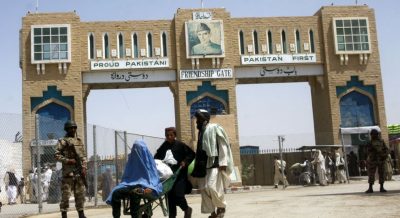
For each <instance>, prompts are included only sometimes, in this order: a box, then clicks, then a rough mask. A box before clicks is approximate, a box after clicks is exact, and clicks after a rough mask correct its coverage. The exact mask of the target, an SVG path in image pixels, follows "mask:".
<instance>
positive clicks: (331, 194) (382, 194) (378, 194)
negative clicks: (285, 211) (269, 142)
mask: <svg viewBox="0 0 400 218" xmlns="http://www.w3.org/2000/svg"><path fill="white" fill-rule="evenodd" d="M399 194H400V190H388V191H387V192H386V193H382V192H379V191H375V192H374V193H370V194H366V193H365V192H346V193H329V194H316V195H301V196H297V197H313V196H315V197H316V196H318V197H321V196H338V195H342V196H345V195H359V196H368V197H374V196H397V195H399Z"/></svg>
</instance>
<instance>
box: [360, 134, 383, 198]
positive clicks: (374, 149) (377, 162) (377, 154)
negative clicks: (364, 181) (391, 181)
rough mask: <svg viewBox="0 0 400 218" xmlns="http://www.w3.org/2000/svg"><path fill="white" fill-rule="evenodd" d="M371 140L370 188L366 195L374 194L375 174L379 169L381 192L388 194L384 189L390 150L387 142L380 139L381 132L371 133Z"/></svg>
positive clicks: (369, 154) (368, 162)
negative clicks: (386, 162)
mask: <svg viewBox="0 0 400 218" xmlns="http://www.w3.org/2000/svg"><path fill="white" fill-rule="evenodd" d="M370 136H371V140H370V142H369V143H368V145H367V152H368V153H367V155H368V156H367V168H368V183H369V188H368V190H367V191H366V192H365V193H373V192H374V190H373V189H372V186H373V185H374V182H375V172H376V168H378V174H379V184H380V185H381V187H380V190H379V191H380V192H386V190H385V189H384V188H383V183H384V182H385V161H386V158H387V156H388V154H389V150H388V148H387V147H386V145H385V142H384V141H383V140H382V139H381V138H380V136H379V132H378V130H376V129H373V130H371V132H370Z"/></svg>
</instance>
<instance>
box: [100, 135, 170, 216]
mask: <svg viewBox="0 0 400 218" xmlns="http://www.w3.org/2000/svg"><path fill="white" fill-rule="evenodd" d="M162 190H163V187H162V184H161V183H160V179H159V176H158V172H157V168H156V163H155V162H154V158H153V155H152V154H151V153H150V151H149V149H148V148H147V145H146V143H145V142H144V141H142V140H136V141H135V142H134V143H133V146H132V149H131V153H130V154H129V159H128V163H127V164H126V166H125V170H124V174H123V176H122V180H121V183H119V184H118V185H117V186H116V187H115V188H114V189H113V190H112V191H111V193H110V195H109V196H108V198H107V200H106V203H107V204H111V206H112V214H113V217H114V218H116V217H117V218H118V217H120V216H121V200H122V199H123V198H129V200H130V210H131V216H132V217H134V218H138V217H139V211H138V209H139V206H140V200H141V198H142V197H143V195H145V196H146V195H152V196H154V197H157V196H159V195H160V194H161V192H162ZM142 194H143V195H142Z"/></svg>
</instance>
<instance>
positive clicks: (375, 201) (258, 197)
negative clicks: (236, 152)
mask: <svg viewBox="0 0 400 218" xmlns="http://www.w3.org/2000/svg"><path fill="white" fill-rule="evenodd" d="M367 186H368V184H367V181H365V180H362V181H351V183H350V184H334V185H329V186H325V187H322V186H310V187H301V186H289V187H288V188H287V189H284V190H283V189H282V188H281V187H280V188H279V189H273V188H272V187H270V186H268V187H262V188H261V189H256V190H253V191H246V192H234V193H230V194H227V195H226V199H227V202H228V207H227V213H226V215H225V217H235V218H252V217H257V218H259V217H262V218H264V217H268V218H269V217H279V218H282V217H293V218H294V217H296V218H301V217H307V218H309V217H332V218H338V217H348V218H357V217H360V218H361V217H362V218H367V217H393V218H394V217H400V181H389V182H386V183H385V188H386V189H387V190H388V192H387V193H380V192H379V184H375V185H374V189H375V192H374V193H373V194H365V193H364V191H365V190H366V189H367ZM187 199H188V202H189V205H190V206H191V207H192V208H193V215H192V217H194V218H197V217H199V218H202V217H208V214H201V213H200V203H201V199H200V195H198V194H197V195H189V196H187ZM178 210H179V209H178ZM85 213H86V216H87V217H88V218H90V217H96V218H106V217H107V218H110V217H112V216H111V208H110V207H102V208H91V209H87V210H86V211H85ZM39 217H40V218H55V217H60V214H59V213H55V214H41V215H36V216H30V218H39ZM68 217H73V218H75V217H77V213H76V212H75V211H71V212H69V213H68ZM123 217H129V216H123ZM153 217H156V218H158V217H163V215H162V212H161V209H159V208H156V209H155V210H154V216H153ZM177 217H183V213H182V211H180V210H179V211H178V216H177Z"/></svg>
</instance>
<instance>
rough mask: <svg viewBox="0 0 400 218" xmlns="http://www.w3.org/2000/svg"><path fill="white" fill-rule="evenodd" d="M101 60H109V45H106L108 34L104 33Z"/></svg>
mask: <svg viewBox="0 0 400 218" xmlns="http://www.w3.org/2000/svg"><path fill="white" fill-rule="evenodd" d="M103 51H104V55H103V58H110V45H109V43H108V34H107V33H105V34H104V36H103Z"/></svg>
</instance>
